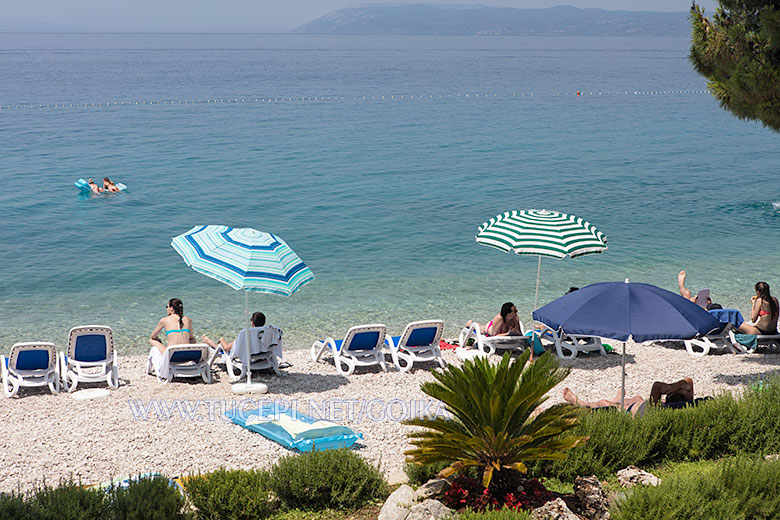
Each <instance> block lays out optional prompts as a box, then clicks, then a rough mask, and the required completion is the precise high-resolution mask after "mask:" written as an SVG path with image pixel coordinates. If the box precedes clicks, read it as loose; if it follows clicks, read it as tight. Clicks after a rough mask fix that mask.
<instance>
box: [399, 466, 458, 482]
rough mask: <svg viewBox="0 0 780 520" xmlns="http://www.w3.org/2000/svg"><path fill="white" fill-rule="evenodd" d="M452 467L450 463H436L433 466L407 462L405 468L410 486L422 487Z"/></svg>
mask: <svg viewBox="0 0 780 520" xmlns="http://www.w3.org/2000/svg"><path fill="white" fill-rule="evenodd" d="M449 465H450V463H449V462H434V463H433V464H415V463H413V462H407V463H406V466H404V471H405V472H406V476H407V477H409V485H410V486H413V487H418V486H422V485H423V484H425V483H426V482H428V481H429V480H431V479H432V478H437V476H438V474H439V472H440V471H441V470H443V469H444V468H446V467H448V466H449Z"/></svg>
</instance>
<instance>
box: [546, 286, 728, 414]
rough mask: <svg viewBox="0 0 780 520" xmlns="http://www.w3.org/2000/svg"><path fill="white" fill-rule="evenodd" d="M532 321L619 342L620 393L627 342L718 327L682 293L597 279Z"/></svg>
mask: <svg viewBox="0 0 780 520" xmlns="http://www.w3.org/2000/svg"><path fill="white" fill-rule="evenodd" d="M533 317H534V319H535V320H536V321H539V322H541V323H544V324H545V325H547V326H548V327H550V328H552V329H553V330H558V329H561V330H562V331H563V332H564V333H565V334H581V335H584V336H598V337H601V338H610V339H616V340H619V341H622V342H623V355H622V370H623V373H622V376H621V397H620V405H621V407H622V405H623V399H624V397H625V393H626V342H627V341H628V339H629V338H631V339H633V340H634V341H636V342H638V343H642V342H646V341H655V340H684V339H691V338H696V337H701V336H706V335H707V334H709V333H710V332H713V331H715V330H718V329H719V328H720V327H721V324H720V322H719V321H718V319H717V318H716V317H715V316H713V315H712V314H710V313H709V312H707V311H706V310H704V309H702V308H701V307H699V306H698V305H696V304H695V303H693V302H691V301H690V300H688V299H687V298H683V297H682V296H680V295H679V294H675V293H673V292H671V291H667V290H666V289H661V288H660V287H656V286H654V285H649V284H644V283H630V282H629V281H628V280H626V281H625V282H601V283H595V284H592V285H588V286H587V287H583V288H582V289H580V290H579V291H574V292H571V293H569V294H566V295H564V296H561V297H560V298H558V299H557V300H554V301H552V302H550V303H548V304H547V305H545V306H544V307H542V308H540V309H537V310H535V311H534V313H533Z"/></svg>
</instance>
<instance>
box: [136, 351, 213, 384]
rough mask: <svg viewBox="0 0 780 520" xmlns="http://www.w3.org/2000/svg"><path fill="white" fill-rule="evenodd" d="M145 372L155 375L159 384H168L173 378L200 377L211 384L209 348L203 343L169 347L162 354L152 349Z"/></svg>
mask: <svg viewBox="0 0 780 520" xmlns="http://www.w3.org/2000/svg"><path fill="white" fill-rule="evenodd" d="M147 372H148V373H149V374H152V375H156V376H157V379H158V381H160V382H161V383H170V382H171V381H172V380H173V378H174V377H200V378H202V379H203V382H204V383H211V365H209V346H208V345H206V344H205V343H190V344H186V345H169V346H168V347H167V348H166V349H165V353H164V354H162V353H161V352H160V350H159V349H158V348H157V347H152V349H151V350H150V351H149V362H148V365H147Z"/></svg>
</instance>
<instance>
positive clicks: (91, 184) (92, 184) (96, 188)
mask: <svg viewBox="0 0 780 520" xmlns="http://www.w3.org/2000/svg"><path fill="white" fill-rule="evenodd" d="M87 184H89V188H90V190H91V191H92V193H103V191H104V190H103V188H101V187H100V186H98V185H97V184H95V181H94V180H92V179H89V180H88V181H87Z"/></svg>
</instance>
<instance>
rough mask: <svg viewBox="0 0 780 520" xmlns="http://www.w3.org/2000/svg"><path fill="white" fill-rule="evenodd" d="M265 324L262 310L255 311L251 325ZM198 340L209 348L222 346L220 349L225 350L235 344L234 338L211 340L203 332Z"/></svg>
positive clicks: (259, 325)
mask: <svg viewBox="0 0 780 520" xmlns="http://www.w3.org/2000/svg"><path fill="white" fill-rule="evenodd" d="M263 325H265V314H263V313H262V312H256V313H254V314H252V326H253V327H262V326H263ZM200 340H201V341H202V342H203V343H205V344H207V345H209V346H210V347H211V348H219V347H222V350H224V351H225V352H228V351H229V350H230V349H232V348H233V344H235V342H236V340H233V341H231V342H230V343H228V341H227V340H226V339H225V338H219V340H217V342H216V343H215V342H213V341H211V338H209V337H208V336H206V335H205V334H204V335H202V336H201V337H200Z"/></svg>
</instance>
